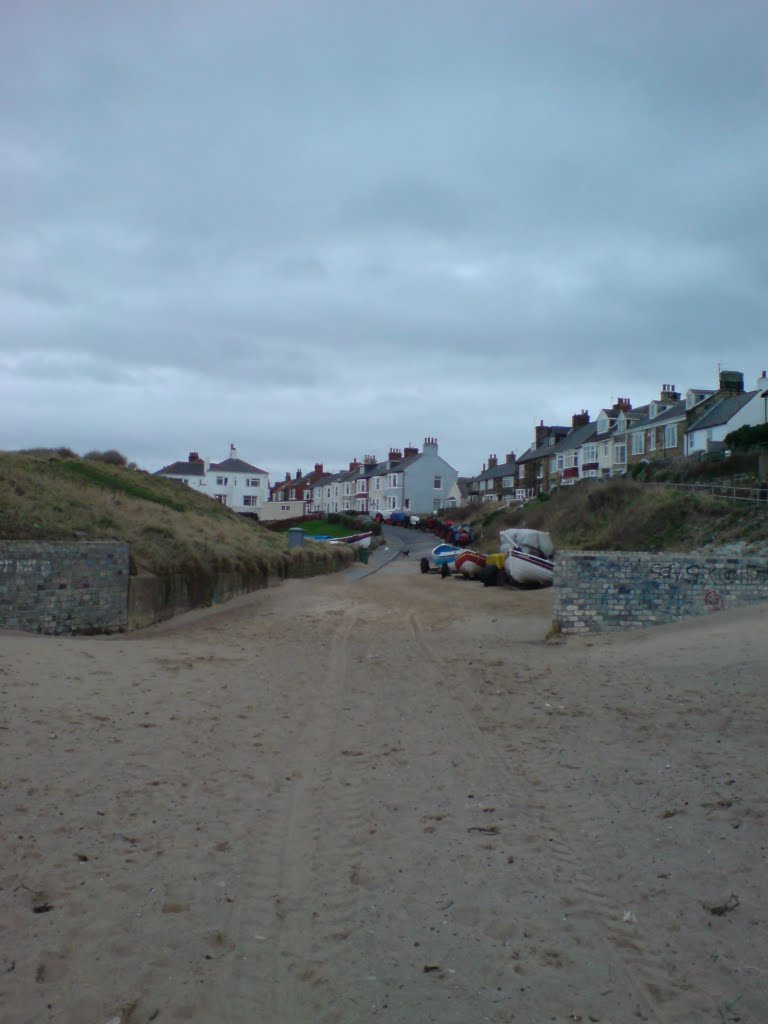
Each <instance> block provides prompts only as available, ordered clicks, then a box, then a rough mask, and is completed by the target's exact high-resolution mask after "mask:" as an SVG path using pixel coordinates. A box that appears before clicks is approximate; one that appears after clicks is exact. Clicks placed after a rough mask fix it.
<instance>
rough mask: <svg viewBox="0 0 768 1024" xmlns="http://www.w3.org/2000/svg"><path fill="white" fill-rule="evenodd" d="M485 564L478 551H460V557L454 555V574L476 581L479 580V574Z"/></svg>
mask: <svg viewBox="0 0 768 1024" xmlns="http://www.w3.org/2000/svg"><path fill="white" fill-rule="evenodd" d="M485 562H486V556H485V555H483V554H481V553H480V552H479V551H462V552H461V554H460V555H456V561H455V563H454V568H455V570H456V572H459V573H461V575H462V576H466V577H467V579H470V580H477V579H480V572H481V570H482V568H483V566H484V565H485Z"/></svg>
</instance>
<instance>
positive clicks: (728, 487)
mask: <svg viewBox="0 0 768 1024" xmlns="http://www.w3.org/2000/svg"><path fill="white" fill-rule="evenodd" d="M648 483H649V484H654V485H655V486H656V487H673V488H675V490H678V491H695V492H697V493H698V494H709V495H711V496H712V497H713V498H724V499H725V500H726V501H745V502H748V503H749V504H750V505H756V506H757V507H758V508H763V509H765V510H766V511H768V486H763V487H739V486H738V485H736V484H723V483H695V484H681V483H672V482H669V481H663V482H662V481H657V480H649V481H648Z"/></svg>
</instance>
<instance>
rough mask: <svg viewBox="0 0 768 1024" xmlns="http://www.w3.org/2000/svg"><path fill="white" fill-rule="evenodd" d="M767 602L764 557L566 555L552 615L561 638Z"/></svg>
mask: <svg viewBox="0 0 768 1024" xmlns="http://www.w3.org/2000/svg"><path fill="white" fill-rule="evenodd" d="M761 602H768V559H764V558H763V559H760V558H726V557H716V556H715V557H701V556H697V555H690V554H647V553H638V552H604V551H578V552H576V551H565V552H558V555H557V558H556V560H555V577H554V594H553V617H554V621H555V623H556V624H557V625H558V626H559V628H560V630H561V631H562V632H563V633H591V632H601V631H605V630H623V629H637V628H640V627H643V626H652V625H657V624H661V623H665V622H674V621H675V620H677V619H684V618H688V617H689V616H693V615H707V614H713V613H716V612H719V611H723V610H725V609H727V608H737V607H740V606H743V605H752V604H758V603H761Z"/></svg>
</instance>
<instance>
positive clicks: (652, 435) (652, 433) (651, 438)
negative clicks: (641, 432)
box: [648, 427, 656, 452]
mask: <svg viewBox="0 0 768 1024" xmlns="http://www.w3.org/2000/svg"><path fill="white" fill-rule="evenodd" d="M648 451H649V452H655V451H656V428H655V427H654V429H653V430H649V431H648Z"/></svg>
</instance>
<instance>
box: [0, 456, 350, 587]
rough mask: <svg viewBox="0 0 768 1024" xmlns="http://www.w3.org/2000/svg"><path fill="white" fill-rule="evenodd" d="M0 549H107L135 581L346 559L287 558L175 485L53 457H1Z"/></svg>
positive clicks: (317, 554) (319, 555) (317, 552)
mask: <svg viewBox="0 0 768 1024" xmlns="http://www.w3.org/2000/svg"><path fill="white" fill-rule="evenodd" d="M0 539H2V540H50V541H67V540H115V541H122V542H124V543H126V544H128V547H129V549H130V553H131V565H132V571H133V572H154V573H167V572H182V571H183V572H189V571H192V572H199V571H201V570H202V571H210V570H211V569H216V570H227V569H231V570H235V569H243V570H248V571H251V572H253V571H256V572H259V573H261V574H263V575H265V576H267V575H268V576H275V575H305V574H309V573H311V572H313V571H315V572H316V571H320V572H322V571H324V569H325V570H327V569H328V568H331V567H333V566H334V565H336V564H339V563H343V561H344V560H345V559H346V558H347V557H348V552H346V551H344V550H340V549H339V548H338V547H334V548H325V547H322V548H319V547H318V548H317V549H315V548H314V547H313V550H312V551H311V552H307V551H300V552H294V551H292V552H289V551H288V547H287V540H286V537H285V535H283V534H280V533H274V532H270V531H268V530H265V529H263V528H262V527H261V526H259V524H258V523H256V522H254V521H253V520H250V519H247V518H244V517H242V516H238V515H237V514H236V513H234V512H231V511H230V510H229V509H227V508H226V507H225V506H224V505H220V504H219V503H218V502H216V501H212V500H211V499H210V498H209V497H206V496H205V495H201V494H197V493H195V492H194V491H192V490H191V489H190V488H188V487H186V486H184V485H183V484H177V483H174V482H173V481H171V480H163V479H161V478H159V477H155V476H151V475H150V474H148V473H145V472H143V471H142V470H137V469H128V468H123V467H120V466H112V465H107V464H105V463H101V462H93V461H89V460H86V459H79V458H77V457H71V456H68V455H62V454H59V453H57V452H48V451H44V452H35V453H18V452H0Z"/></svg>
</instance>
